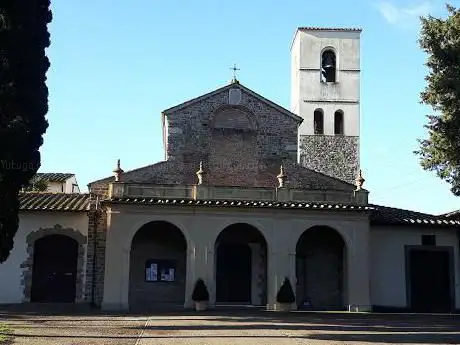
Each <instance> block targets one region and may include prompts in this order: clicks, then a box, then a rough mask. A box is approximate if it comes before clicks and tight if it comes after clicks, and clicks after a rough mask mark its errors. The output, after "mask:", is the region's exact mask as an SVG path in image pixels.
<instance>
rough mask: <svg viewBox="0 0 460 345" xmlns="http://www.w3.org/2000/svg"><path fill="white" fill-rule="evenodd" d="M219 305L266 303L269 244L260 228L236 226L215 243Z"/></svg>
mask: <svg viewBox="0 0 460 345" xmlns="http://www.w3.org/2000/svg"><path fill="white" fill-rule="evenodd" d="M215 263H216V265H215V267H216V271H215V276H216V278H215V279H216V280H215V281H216V303H217V304H230V305H265V304H266V303H267V243H266V241H265V238H264V237H263V235H262V234H261V233H260V231H259V230H258V229H256V228H255V227H253V226H251V225H249V224H243V223H238V224H233V225H230V226H228V227H227V228H225V229H224V230H222V232H221V233H220V234H219V236H218V237H217V240H216V243H215Z"/></svg>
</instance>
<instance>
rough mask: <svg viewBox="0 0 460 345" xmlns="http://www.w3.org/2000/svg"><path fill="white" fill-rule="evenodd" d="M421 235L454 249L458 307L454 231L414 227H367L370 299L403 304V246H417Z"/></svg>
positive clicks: (458, 290)
mask: <svg viewBox="0 0 460 345" xmlns="http://www.w3.org/2000/svg"><path fill="white" fill-rule="evenodd" d="M422 235H436V245H437V246H452V247H453V248H454V265H455V266H454V267H455V292H456V294H455V295H456V298H455V300H456V308H460V279H459V272H460V267H459V253H458V237H457V234H456V233H455V230H443V229H426V228H425V229H423V228H417V227H415V228H414V227H410V228H408V227H383V226H380V227H374V226H373V227H371V232H370V239H371V247H370V253H371V254H370V259H371V262H370V267H371V272H370V276H371V302H372V304H373V305H378V306H386V307H398V308H399V307H402V308H404V307H407V301H406V267H405V251H404V246H406V245H421V244H422V243H421V236H422Z"/></svg>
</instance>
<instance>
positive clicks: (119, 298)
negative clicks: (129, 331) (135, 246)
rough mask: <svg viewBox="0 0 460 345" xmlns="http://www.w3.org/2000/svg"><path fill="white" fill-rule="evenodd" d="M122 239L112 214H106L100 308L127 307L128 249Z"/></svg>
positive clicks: (124, 308)
mask: <svg viewBox="0 0 460 345" xmlns="http://www.w3.org/2000/svg"><path fill="white" fill-rule="evenodd" d="M123 239H124V236H122V231H121V229H117V227H116V226H114V224H113V215H112V214H108V225H107V237H106V252H105V274H104V295H103V300H102V305H101V309H102V310H117V311H123V310H128V309H129V302H128V295H129V249H128V250H127V249H126V248H125V246H124V245H123Z"/></svg>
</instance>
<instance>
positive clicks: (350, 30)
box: [291, 26, 363, 49]
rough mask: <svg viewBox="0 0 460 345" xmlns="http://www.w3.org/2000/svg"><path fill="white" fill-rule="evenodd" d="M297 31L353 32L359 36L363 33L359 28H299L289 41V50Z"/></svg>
mask: <svg viewBox="0 0 460 345" xmlns="http://www.w3.org/2000/svg"><path fill="white" fill-rule="evenodd" d="M299 31H316V32H355V33H358V34H360V33H361V31H363V30H362V29H361V28H331V27H329V28H328V27H318V26H299V27H298V28H297V30H296V31H295V33H294V37H293V39H292V41H291V49H292V45H293V44H294V41H295V39H296V37H297V34H298V32H299Z"/></svg>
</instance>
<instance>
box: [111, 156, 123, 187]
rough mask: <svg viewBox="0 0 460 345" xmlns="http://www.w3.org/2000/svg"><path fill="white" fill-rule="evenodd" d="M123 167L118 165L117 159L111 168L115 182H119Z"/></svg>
mask: <svg viewBox="0 0 460 345" xmlns="http://www.w3.org/2000/svg"><path fill="white" fill-rule="evenodd" d="M123 173H124V171H123V169H122V168H121V167H120V160H118V161H117V167H116V168H115V169H113V174H114V176H115V182H120V181H121V180H122V178H123Z"/></svg>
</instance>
